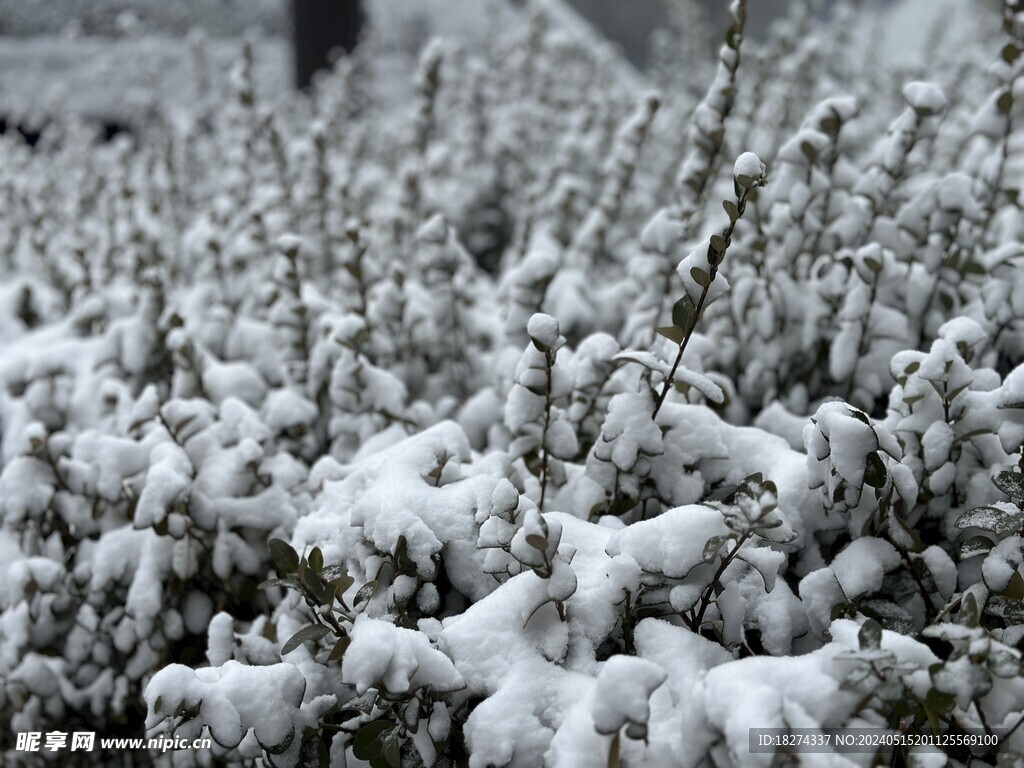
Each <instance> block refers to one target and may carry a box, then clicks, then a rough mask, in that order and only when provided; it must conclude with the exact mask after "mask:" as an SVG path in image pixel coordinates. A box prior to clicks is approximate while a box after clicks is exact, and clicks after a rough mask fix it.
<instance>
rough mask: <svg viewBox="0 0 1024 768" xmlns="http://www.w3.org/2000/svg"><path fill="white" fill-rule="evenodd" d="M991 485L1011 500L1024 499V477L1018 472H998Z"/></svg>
mask: <svg viewBox="0 0 1024 768" xmlns="http://www.w3.org/2000/svg"><path fill="white" fill-rule="evenodd" d="M992 483H993V485H995V487H996V488H998V489H999V490H1000V491H1002V492H1003V493H1005V494H1006V495H1007V496H1009V497H1010V498H1011V499H1015V500H1021V499H1024V475H1022V474H1021V473H1020V472H1000V473H999V474H998V475H996V476H995V477H993V478H992Z"/></svg>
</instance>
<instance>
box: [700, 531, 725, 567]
mask: <svg viewBox="0 0 1024 768" xmlns="http://www.w3.org/2000/svg"><path fill="white" fill-rule="evenodd" d="M731 538H732V535H730V534H728V533H723V534H721V535H719V536H712V537H711V538H710V539H708V540H707V541H706V542H704V550H703V552H702V553H701V557H703V558H704V562H705V563H711V562H714V560H715V558H716V557H718V552H719V551H720V550H721V549H722V545H723V544H725V542H727V541H728V540H729V539H731Z"/></svg>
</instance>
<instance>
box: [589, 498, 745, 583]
mask: <svg viewBox="0 0 1024 768" xmlns="http://www.w3.org/2000/svg"><path fill="white" fill-rule="evenodd" d="M728 532H729V529H728V528H727V527H726V525H725V522H724V521H723V519H722V513H721V512H719V511H718V510H717V509H714V508H712V507H706V506H702V505H699V504H691V505H688V506H685V507H677V508H676V509H670V510H668V511H667V512H664V513H663V514H661V515H659V516H658V517H656V518H654V519H653V520H644V521H641V522H639V523H634V524H633V525H631V526H629V527H628V528H625V529H623V530H621V531H617V532H615V533H614V534H613V535H612V537H611V539H609V541H608V547H607V552H608V554H609V555H611V556H612V557H615V556H616V555H626V556H629V557H631V558H633V560H635V561H636V563H637V564H638V565H639V566H640V569H641V570H642V571H644V572H645V573H660V574H664V575H665V576H668V577H670V578H684V577H686V575H687V574H689V573H690V571H691V570H693V569H694V568H695V567H697V566H698V565H702V564H703V563H704V557H703V551H704V543H705V542H706V541H707V540H708V539H710V538H712V537H713V536H721V535H723V534H727V533H728Z"/></svg>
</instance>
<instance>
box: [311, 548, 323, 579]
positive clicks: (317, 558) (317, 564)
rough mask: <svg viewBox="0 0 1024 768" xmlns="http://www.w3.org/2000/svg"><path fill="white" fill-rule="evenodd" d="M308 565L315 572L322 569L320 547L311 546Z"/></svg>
mask: <svg viewBox="0 0 1024 768" xmlns="http://www.w3.org/2000/svg"><path fill="white" fill-rule="evenodd" d="M309 567H310V568H312V569H313V570H314V571H315V572H316V573H320V572H322V571H323V569H324V553H323V552H322V551H321V550H320V547H313V551H312V552H310V553H309Z"/></svg>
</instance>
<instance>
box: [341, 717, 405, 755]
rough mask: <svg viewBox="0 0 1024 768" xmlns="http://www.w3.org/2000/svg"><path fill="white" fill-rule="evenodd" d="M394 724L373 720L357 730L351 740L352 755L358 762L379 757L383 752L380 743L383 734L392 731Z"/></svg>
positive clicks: (382, 746) (388, 721)
mask: <svg viewBox="0 0 1024 768" xmlns="http://www.w3.org/2000/svg"><path fill="white" fill-rule="evenodd" d="M394 727H395V724H394V723H393V722H391V721H390V720H374V721H373V722H372V723H367V724H366V725H364V726H363V727H362V728H360V729H359V733H357V734H356V737H355V739H353V740H352V754H353V755H355V756H356V757H358V758H359V759H360V760H372V759H374V758H376V757H380V755H381V753H382V752H383V751H384V745H383V744H382V743H381V742H382V740H383V738H384V736H385V734H387V733H388V732H389V731H391V730H393V729H394Z"/></svg>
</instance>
